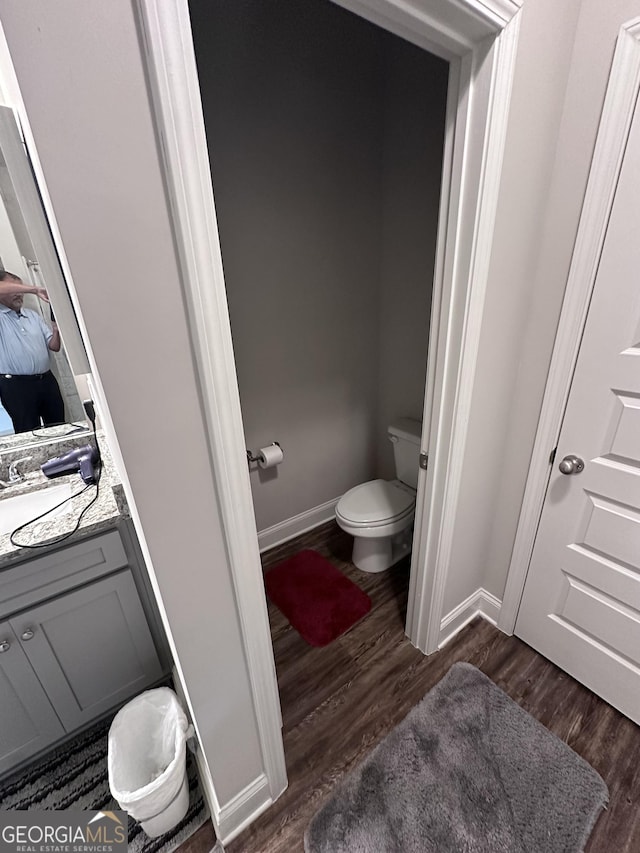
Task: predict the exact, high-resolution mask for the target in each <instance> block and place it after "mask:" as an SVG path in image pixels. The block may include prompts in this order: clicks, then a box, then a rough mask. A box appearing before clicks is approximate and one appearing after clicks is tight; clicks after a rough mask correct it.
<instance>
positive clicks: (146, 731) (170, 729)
mask: <svg viewBox="0 0 640 853" xmlns="http://www.w3.org/2000/svg"><path fill="white" fill-rule="evenodd" d="M192 734H193V727H192V726H190V725H189V721H188V720H187V716H186V714H185V713H184V711H183V710H182V706H181V705H180V702H179V700H178V697H177V696H176V694H175V693H174V692H173V690H170V689H169V688H168V687H158V688H156V689H154V690H147V691H146V692H145V693H141V694H140V696H136V698H135V699H132V700H131V702H128V703H127V704H126V705H125V706H124V708H122V709H121V710H120V711H118V713H117V714H116V716H115V718H114V720H113V722H112V723H111V728H110V729H109V759H108V765H109V788H110V789H111V794H112V795H113V797H114V798H115V799H116V800H117V801H118V804H119V805H120V808H122V809H124V810H125V811H126V812H127V813H128V814H130V815H131V817H133V818H135V820H137V821H140V823H141V825H142V829H143V830H144V832H146V834H147V835H148V836H149V837H150V838H157V837H158V836H159V835H164V833H165V832H168V831H169V830H170V829H172V828H173V827H174V826H175V825H176V824H177V823H179V822H180V821H181V820H182V818H183V817H184V816H185V814H186V813H187V809H188V808H189V785H188V782H187V770H186V741H187V738H189V737H191V735H192Z"/></svg>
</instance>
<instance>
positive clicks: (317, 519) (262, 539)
mask: <svg viewBox="0 0 640 853" xmlns="http://www.w3.org/2000/svg"><path fill="white" fill-rule="evenodd" d="M339 500H340V498H334V499H333V500H332V501H327V502H326V503H324V504H320V506H314V507H312V508H311V509H308V510H306V511H305V512H301V513H300V515H294V516H293V518H287V519H285V520H284V521H279V522H278V523H277V524H274V525H273V526H272V527H266V528H265V529H264V530H260V531H259V533H258V545H259V547H260V553H262V552H263V551H267V550H269V548H275V546H276V545H282V544H283V542H288V541H289V539H293V538H294V537H295V536H300V534H301V533H307V532H308V531H309V530H313V528H314V527H319V526H320V525H321V524H324V523H325V522H327V521H331V519H332V518H335V509H336V504H337V503H338V501H339Z"/></svg>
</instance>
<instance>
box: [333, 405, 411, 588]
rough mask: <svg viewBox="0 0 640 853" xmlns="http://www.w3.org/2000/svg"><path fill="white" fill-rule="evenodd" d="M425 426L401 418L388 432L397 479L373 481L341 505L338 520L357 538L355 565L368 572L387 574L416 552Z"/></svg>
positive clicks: (357, 488) (348, 495) (348, 494)
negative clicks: (413, 546) (413, 547)
mask: <svg viewBox="0 0 640 853" xmlns="http://www.w3.org/2000/svg"><path fill="white" fill-rule="evenodd" d="M421 433H422V424H421V423H420V421H416V420H414V419H413V418H398V420H397V421H396V422H395V424H394V425H392V426H390V427H389V428H388V434H389V439H390V441H391V442H392V443H393V455H394V459H395V467H396V477H397V479H396V480H370V481H369V482H368V483H362V484H361V485H360V486H355V487H354V488H353V489H349V491H348V492H346V493H345V494H344V495H343V496H342V497H341V498H340V500H339V501H338V504H337V506H336V521H337V522H338V524H339V526H340V527H341V528H342V529H343V530H344V531H345V532H346V533H349V534H351V536H353V538H354V539H353V556H352V558H351V559H352V562H353V564H354V565H355V566H357V567H358V568H359V569H362V571H363V572H383V571H384V570H385V569H388V568H389V567H390V566H393V565H394V563H397V562H398V560H400V559H401V558H402V557H403V556H404V555H405V554H407V553H408V552H409V550H410V549H411V538H412V525H413V516H414V513H415V505H416V489H417V486H418V471H419V468H420V436H421Z"/></svg>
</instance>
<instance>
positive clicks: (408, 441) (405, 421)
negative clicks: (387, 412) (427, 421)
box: [387, 418, 422, 489]
mask: <svg viewBox="0 0 640 853" xmlns="http://www.w3.org/2000/svg"><path fill="white" fill-rule="evenodd" d="M387 432H388V434H389V440H390V441H391V442H392V443H393V455H394V458H395V463H396V477H397V478H398V480H400V481H401V482H403V483H405V484H406V485H407V486H411V488H412V489H417V488H418V472H419V471H420V436H421V435H422V423H421V421H416V420H414V419H413V418H398V419H397V420H396V421H394V423H393V424H392V425H391V426H390V427H389V428H388V429H387Z"/></svg>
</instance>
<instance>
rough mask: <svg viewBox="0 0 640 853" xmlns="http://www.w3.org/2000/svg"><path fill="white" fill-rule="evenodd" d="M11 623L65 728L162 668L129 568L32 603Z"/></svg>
mask: <svg viewBox="0 0 640 853" xmlns="http://www.w3.org/2000/svg"><path fill="white" fill-rule="evenodd" d="M11 626H12V628H13V630H14V631H15V633H16V634H17V636H19V637H21V643H22V647H23V649H24V651H25V653H26V654H27V656H28V658H29V660H30V661H31V664H32V666H33V668H34V669H35V671H36V672H37V673H38V677H39V678H40V681H41V682H42V685H43V687H44V688H45V690H46V691H47V694H48V695H49V697H50V698H51V701H52V703H53V705H54V707H55V709H56V711H57V713H58V716H59V717H60V719H61V720H62V723H63V725H64V727H65V729H66V730H67V731H72V730H73V729H75V728H77V727H78V726H81V725H82V724H83V723H86V722H90V721H91V720H92V719H94V718H95V717H97V716H98V715H99V714H101V713H104V712H105V711H108V710H109V709H110V708H113V707H114V706H115V705H117V704H118V703H120V702H122V701H124V700H125V699H128V698H129V697H130V696H132V695H134V694H135V693H137V692H139V691H141V690H144V689H145V688H146V687H148V686H149V684H150V683H151V682H153V681H154V680H155V679H157V678H159V677H160V676H161V674H162V671H161V667H160V663H159V661H158V657H157V654H156V651H155V646H154V644H153V640H152V639H151V633H150V631H149V627H148V625H147V621H146V618H145V615H144V612H143V610H142V605H141V604H140V600H139V598H138V593H137V591H136V587H135V584H134V581H133V578H132V577H131V573H130V572H129V571H124V572H119V573H117V574H115V575H110V576H109V577H107V578H104V579H103V580H101V581H97V582H95V583H92V584H90V585H89V586H86V587H83V588H82V589H79V590H77V591H75V592H71V593H67V594H66V595H63V596H60V597H59V598H55V599H53V600H52V601H49V602H47V603H46V604H42V605H41V606H39V607H34V608H32V609H31V610H29V611H27V612H25V613H23V614H20V616H16V617H14V618H13V619H12V620H11ZM25 637H28V639H25Z"/></svg>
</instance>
